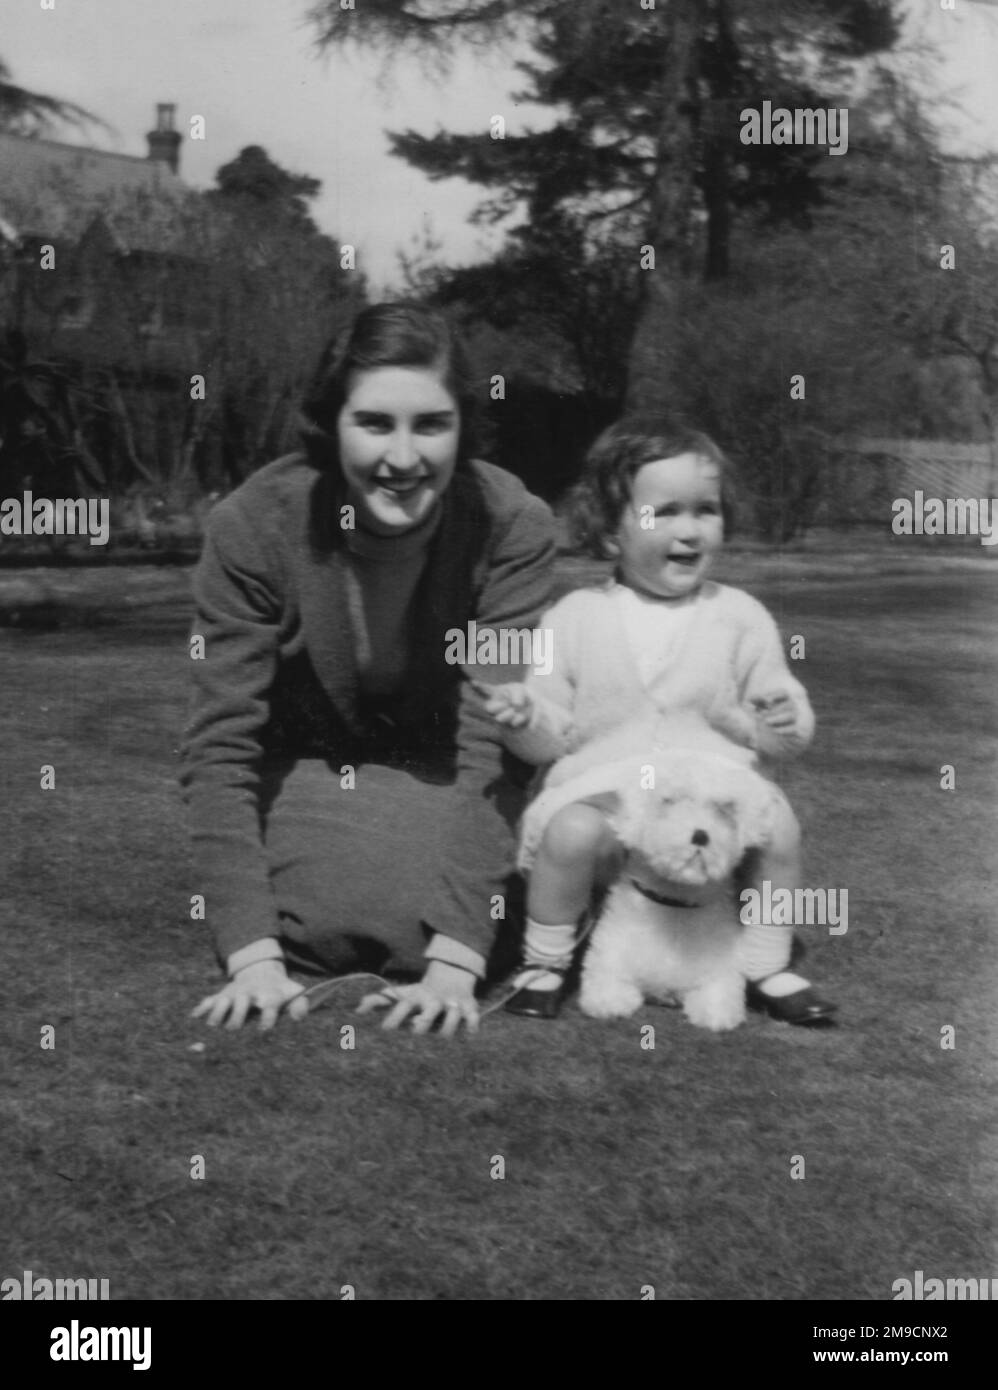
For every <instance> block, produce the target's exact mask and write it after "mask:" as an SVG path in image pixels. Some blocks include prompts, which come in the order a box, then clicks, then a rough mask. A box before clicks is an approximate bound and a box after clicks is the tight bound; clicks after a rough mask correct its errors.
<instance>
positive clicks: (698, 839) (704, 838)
mask: <svg viewBox="0 0 998 1390" xmlns="http://www.w3.org/2000/svg"><path fill="white" fill-rule="evenodd" d="M709 840H710V836H709V835H708V834H707V832H706V830H694V832H693V843H694V844H695V845H705V844H707V843H708V842H709Z"/></svg>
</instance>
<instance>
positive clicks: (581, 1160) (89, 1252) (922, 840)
mask: <svg viewBox="0 0 998 1390" xmlns="http://www.w3.org/2000/svg"><path fill="white" fill-rule="evenodd" d="M968 557H970V558H968ZM727 565H728V571H727V576H722V577H730V578H731V579H732V580H733V581H734V582H739V583H744V584H745V585H746V587H748V588H749V589H750V590H751V591H752V592H754V593H755V594H757V596H758V597H760V598H761V599H762V600H763V601H764V602H766V603H768V604H769V605H770V607H771V608H772V610H773V611H774V613H775V614H776V616H777V618H778V620H779V622H780V624H781V627H782V629H783V631H784V633H785V634H786V635H788V636H789V635H790V634H792V633H799V634H802V635H803V636H804V637H805V640H806V660H805V661H804V662H803V663H801V664H800V665H799V666H798V667H797V668H796V669H797V670H798V672H799V673H800V675H801V677H802V679H803V680H804V681H805V683H806V684H807V686H808V688H809V691H810V693H811V696H812V700H813V703H814V706H815V709H816V712H817V715H818V721H819V733H818V737H817V739H816V741H815V744H814V745H813V747H812V749H811V750H810V751H809V753H808V754H807V755H806V757H805V758H804V760H803V761H802V762H801V763H800V764H799V765H798V766H797V767H795V768H794V769H793V770H792V771H791V772H790V773H789V774H788V777H787V780H786V786H787V790H788V793H789V795H790V798H791V801H792V802H793V804H794V805H795V807H796V808H797V811H798V814H799V815H800V818H801V820H802V822H803V825H804V830H805V837H806V839H805V844H806V848H807V857H808V859H807V862H808V873H807V878H808V882H809V883H810V884H812V885H815V886H818V885H823V886H826V887H837V888H839V889H842V888H847V889H848V891H849V930H848V933H847V934H846V935H844V936H838V937H831V936H829V935H827V934H826V933H824V932H823V931H821V930H820V929H818V928H812V929H805V930H806V932H807V939H806V941H805V944H806V946H807V947H808V953H807V960H806V964H805V966H804V968H805V969H806V970H807V971H808V972H809V973H810V974H811V976H812V978H813V979H815V980H816V982H818V983H819V984H820V986H821V988H822V990H823V991H824V992H826V993H828V994H829V995H830V996H831V997H832V998H834V999H836V1000H838V1001H839V1003H840V1006H841V1015H840V1017H841V1025H840V1026H839V1027H838V1028H837V1029H836V1030H834V1031H831V1030H830V1031H825V1032H809V1031H807V1030H803V1029H790V1028H787V1027H785V1026H783V1027H781V1026H779V1025H776V1024H773V1023H771V1022H769V1021H766V1020H763V1019H761V1018H759V1017H757V1016H753V1017H752V1018H751V1019H750V1021H749V1022H748V1023H747V1024H746V1025H745V1026H744V1027H743V1028H741V1029H739V1030H737V1031H736V1032H734V1033H730V1034H724V1035H720V1036H714V1035H711V1034H708V1033H705V1032H703V1031H701V1030H698V1029H695V1028H693V1027H692V1026H691V1025H690V1024H688V1023H687V1022H686V1021H685V1020H684V1019H683V1017H682V1016H681V1015H680V1014H679V1013H678V1012H676V1011H674V1010H666V1009H658V1008H652V1007H648V1008H646V1009H644V1010H642V1011H641V1012H640V1013H639V1014H638V1015H637V1016H635V1017H634V1018H633V1019H629V1020H623V1021H620V1022H615V1023H605V1024H601V1023H597V1022H595V1021H593V1020H587V1019H585V1018H584V1017H583V1016H582V1015H581V1014H579V1013H578V1011H577V1009H576V1008H575V1007H574V1005H573V1006H572V1007H570V1008H569V1009H568V1010H567V1011H566V1013H565V1014H564V1015H563V1017H562V1019H561V1020H560V1021H559V1022H557V1023H554V1024H545V1023H531V1022H529V1021H527V1020H521V1019H516V1018H512V1017H509V1016H508V1015H505V1014H503V1013H501V1012H500V1013H496V1014H493V1015H491V1016H490V1017H489V1018H488V1019H487V1020H486V1022H485V1023H484V1025H483V1028H482V1031H481V1033H480V1035H479V1036H478V1037H477V1038H475V1039H464V1040H460V1041H457V1042H452V1043H446V1042H443V1041H441V1040H440V1039H435V1038H427V1039H415V1038H412V1037H410V1036H405V1035H401V1036H399V1035H394V1036H392V1035H387V1034H384V1033H382V1032H380V1031H379V1030H378V1028H377V1026H376V1024H374V1023H372V1022H371V1020H369V1019H360V1020H357V1019H355V1018H353V1017H352V1015H351V1012H350V1008H351V1005H352V1003H353V1002H355V1001H356V999H357V998H359V995H360V993H361V990H360V989H359V988H356V987H355V986H353V985H350V986H347V987H345V988H344V990H342V991H341V992H340V993H339V994H336V995H334V996H333V998H332V1000H331V1002H329V1003H327V1004H326V1005H324V1006H323V1007H322V1008H321V1009H319V1010H318V1011H317V1012H315V1013H314V1014H313V1015H312V1016H311V1017H310V1018H309V1019H308V1020H307V1021H306V1022H305V1023H304V1024H302V1025H301V1026H300V1027H294V1026H292V1025H290V1024H288V1023H282V1024H281V1025H280V1026H279V1027H278V1028H277V1029H276V1030H275V1031H274V1032H273V1033H272V1034H269V1035H261V1034H259V1033H258V1032H257V1031H256V1030H255V1029H244V1030H243V1031H241V1032H239V1033H236V1034H228V1033H225V1032H215V1031H212V1030H208V1029H206V1028H205V1027H204V1026H203V1025H201V1024H199V1023H195V1022H192V1021H191V1020H190V1019H189V1018H188V1017H187V1015H188V1012H189V1010H190V1009H191V1007H192V1006H193V1005H194V1004H195V1003H196V1002H197V1000H198V999H200V998H201V997H202V995H204V994H206V993H208V992H209V991H210V990H211V989H212V988H214V987H215V984H216V981H217V979H218V977H217V975H216V973H215V967H214V963H213V958H212V955H211V951H210V948H209V945H208V942H207V940H206V938H205V936H204V930H203V927H201V926H199V924H198V923H193V922H191V921H190V920H189V918H188V915H187V914H188V906H189V895H190V893H191V892H192V891H196V885H192V884H191V882H190V881H189V878H188V874H187V868H186V837H185V828H184V821H183V815H182V809H181V806H180V801H179V795H178V793H177V790H176V787H175V780H174V778H175V747H176V742H177V735H178V730H179V728H180V727H181V725H182V722H183V718H184V710H185V705H186V686H185V681H186V678H187V662H188V659H187V655H186V641H185V635H186V628H187V620H188V613H187V605H186V598H185V593H186V582H187V581H186V574H185V573H184V572H183V571H181V570H166V569H144V570H139V569H136V570H123V569H118V570H114V571H107V572H88V575H87V576H84V574H83V572H82V571H74V572H73V573H72V574H71V575H68V576H67V575H55V576H49V577H48V578H46V577H44V576H42V577H38V576H35V577H32V576H27V577H26V576H25V575H23V574H17V573H13V572H12V573H9V574H5V575H4V576H2V577H0V613H3V614H5V615H6V619H7V621H8V623H9V622H14V623H15V625H14V626H7V627H4V628H0V653H2V656H0V660H2V663H3V665H2V670H3V680H2V683H0V844H2V846H3V854H4V856H5V858H6V860H7V864H6V871H5V873H4V895H3V907H2V913H3V918H4V921H3V930H2V936H0V942H2V945H0V950H2V988H3V993H4V995H5V1006H4V1009H3V1013H2V1020H0V1030H2V1034H3V1066H2V1068H0V1097H2V1110H0V1134H2V1139H0V1146H2V1165H0V1209H2V1211H3V1218H2V1226H3V1230H2V1234H0V1253H2V1261H0V1277H9V1276H17V1277H19V1276H20V1274H21V1271H22V1270H27V1269H30V1270H33V1271H34V1272H35V1274H36V1275H42V1276H46V1277H50V1278H56V1277H67V1278H68V1277H85V1276H90V1277H94V1278H101V1277H102V1278H107V1279H109V1280H110V1288H111V1296H112V1298H115V1299H121V1298H139V1299H211V1298H216V1299H218V1298H221V1299H245V1298H263V1299H323V1298H332V1299H337V1298H339V1297H340V1290H341V1287H342V1286H343V1285H346V1284H349V1285H352V1286H354V1288H355V1289H356V1296H357V1297H358V1298H365V1299H537V1300H551V1299H596V1300H606V1299H637V1298H639V1297H640V1296H641V1289H642V1286H643V1285H649V1284H650V1285H653V1286H654V1288H655V1291H656V1296H657V1297H658V1298H660V1299H774V1300H796V1299H818V1298H822V1299H852V1298H855V1299H871V1300H883V1299H889V1298H890V1297H891V1285H892V1283H893V1281H894V1280H895V1279H898V1278H901V1277H906V1278H909V1279H911V1278H913V1277H914V1272H915V1271H916V1270H918V1269H921V1270H923V1271H924V1272H925V1275H926V1277H929V1276H938V1277H943V1278H945V1277H968V1276H974V1277H980V1278H986V1277H991V1276H998V1258H996V1244H995V1228H994V1215H995V1192H996V1190H998V1161H996V1154H998V1145H996V1132H995V1113H994V1090H993V1079H994V1075H995V1072H994V1068H995V1060H996V1057H995V1053H996V1032H998V1030H996V1028H995V1023H994V1018H995V991H994V986H995V981H996V970H995V952H994V940H995V925H996V923H995V908H994V903H995V887H996V884H995V879H996V873H995V840H996V836H995V825H996V818H995V809H996V799H998V798H996V792H998V781H996V759H995V755H996V749H998V735H996V731H995V719H994V715H995V704H996V701H995V689H996V678H998V660H996V657H998V647H996V641H995V616H996V607H998V604H996V598H998V594H996V585H998V572H996V570H995V568H994V566H992V565H988V564H986V563H984V562H983V561H981V560H975V559H974V558H973V556H972V553H971V552H970V551H969V550H966V551H961V552H960V555H959V556H957V555H953V556H952V558H951V559H950V558H947V557H945V556H943V555H942V554H941V553H940V552H939V551H938V550H935V551H933V552H931V553H928V552H926V553H925V554H924V555H923V556H922V557H921V559H920V561H918V562H916V563H910V564H905V565H904V566H900V567H893V568H892V567H890V566H888V565H885V564H881V563H878V562H877V561H876V560H875V559H870V558H869V557H868V556H867V555H866V552H865V551H864V550H863V548H862V547H860V548H859V549H857V550H856V552H855V553H854V554H850V553H849V551H848V550H846V551H844V552H839V553H835V552H834V551H829V550H827V549H826V550H824V551H822V552H821V553H820V554H818V555H816V556H814V557H809V556H808V555H807V554H797V555H793V556H786V557H784V558H782V559H774V558H772V557H769V556H766V555H765V554H762V553H760V554H753V553H751V552H744V553H742V554H741V555H738V554H736V555H734V556H733V557H731V558H730V559H729V560H728V561H727ZM577 573H578V567H577V566H576V567H573V566H572V564H571V563H566V564H565V566H564V578H565V582H566V583H568V582H569V580H570V579H571V578H572V577H574V576H575V575H576V574H577ZM38 583H42V584H43V586H47V588H45V592H44V594H43V596H42V597H43V599H44V604H43V606H42V607H39V606H38ZM32 613H34V614H35V617H34V618H32V616H31V615H32ZM15 614H16V617H14V616H12V615H15ZM57 624H61V625H59V626H57ZM43 764H52V765H54V767H55V769H56V789H55V790H54V791H45V792H43V791H41V790H40V789H39V769H40V768H41V766H42V765H43ZM944 764H951V765H952V766H953V767H954V768H955V770H956V789H955V790H952V791H945V790H942V789H941V788H940V768H941V767H942V765H944ZM350 1022H354V1023H356V1025H357V1031H356V1047H355V1048H354V1049H353V1050H344V1049H342V1048H341V1046H340V1042H341V1033H340V1030H341V1028H342V1027H343V1026H344V1025H345V1024H347V1023H350ZM649 1023H650V1024H652V1025H653V1026H654V1029H655V1047H654V1050H645V1049H643V1048H642V1047H641V1037H642V1033H641V1030H642V1026H643V1025H646V1024H649ZM46 1026H52V1027H54V1029H55V1047H54V1049H51V1050H45V1049H43V1048H42V1047H41V1046H40V1039H41V1030H42V1029H43V1028H44V1027H46ZM947 1027H952V1028H954V1029H955V1035H954V1041H955V1046H954V1047H952V1048H944V1047H943V1046H941V1042H942V1040H943V1037H944V1035H943V1033H942V1031H941V1030H944V1029H946V1028H947ZM195 1047H197V1050H194V1049H195ZM989 1093H990V1094H989ZM195 1155H201V1156H203V1160H204V1173H205V1176H204V1179H203V1180H192V1178H191V1165H192V1158H193V1156H195ZM495 1156H502V1157H503V1159H504V1160H505V1177H504V1178H503V1179H502V1180H495V1179H493V1178H492V1177H491V1176H490V1172H491V1171H492V1169H493V1159H494V1157H495ZM796 1156H801V1157H803V1159H804V1177H803V1179H800V1178H797V1179H795V1178H792V1177H791V1169H792V1165H793V1164H794V1161H795V1157H796ZM798 1169H799V1165H798ZM920 1320H922V1321H924V1320H925V1319H924V1318H921V1317H920ZM755 1350H756V1352H757V1350H758V1349H755ZM746 1352H747V1354H748V1353H752V1348H749V1347H747V1348H746Z"/></svg>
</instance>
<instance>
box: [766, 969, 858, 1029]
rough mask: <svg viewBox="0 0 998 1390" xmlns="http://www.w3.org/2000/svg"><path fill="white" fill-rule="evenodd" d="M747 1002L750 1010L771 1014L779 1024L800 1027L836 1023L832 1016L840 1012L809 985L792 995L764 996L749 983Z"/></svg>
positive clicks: (836, 1006)
mask: <svg viewBox="0 0 998 1390" xmlns="http://www.w3.org/2000/svg"><path fill="white" fill-rule="evenodd" d="M746 1001H747V1003H748V1006H749V1008H750V1009H755V1010H756V1011H757V1012H759V1013H766V1014H769V1017H770V1018H773V1019H775V1020H776V1021H777V1023H795V1024H797V1025H798V1026H799V1027H807V1026H809V1025H814V1024H821V1025H825V1024H829V1023H832V1022H834V1020H833V1018H832V1015H833V1014H835V1013H836V1012H837V1011H838V1007H839V1006H838V1004H830V1003H829V1002H828V1000H827V999H822V998H821V996H820V995H819V994H818V993H817V992H816V991H815V990H813V989H812V988H811V986H810V985H807V986H806V987H805V988H804V989H795V990H794V992H793V993H792V994H781V995H772V994H764V993H763V992H762V990H761V989H760V988H759V987H758V985H756V984H753V983H752V981H751V980H750V981H749V984H748V989H747V991H746Z"/></svg>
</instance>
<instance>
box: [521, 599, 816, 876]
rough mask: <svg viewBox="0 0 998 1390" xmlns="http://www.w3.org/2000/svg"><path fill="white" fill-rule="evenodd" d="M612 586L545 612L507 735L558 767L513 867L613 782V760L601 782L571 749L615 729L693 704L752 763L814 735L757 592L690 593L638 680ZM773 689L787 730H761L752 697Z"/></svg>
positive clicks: (801, 692)
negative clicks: (525, 714)
mask: <svg viewBox="0 0 998 1390" xmlns="http://www.w3.org/2000/svg"><path fill="white" fill-rule="evenodd" d="M616 589H617V585H616V584H615V583H610V584H608V585H604V586H602V587H600V588H598V589H580V590H576V591H575V592H573V593H570V594H567V595H566V596H565V597H564V598H563V599H561V600H559V602H558V603H556V604H555V605H554V607H553V608H551V609H549V610H548V612H547V613H545V615H544V617H543V618H542V620H541V622H542V625H543V626H544V627H546V628H548V629H550V631H551V634H552V640H553V648H552V651H553V661H552V663H551V664H552V669H551V671H550V673H549V674H547V675H539V674H537V673H536V672H532V673H531V675H530V676H529V678H528V681H527V684H528V686H529V688H530V692H531V695H532V696H533V705H534V708H533V713H532V716H531V720H530V723H529V724H528V725H527V726H526V727H525V728H523V729H520V730H517V731H515V732H511V733H509V734H508V735H507V736H506V740H505V741H506V743H507V745H508V747H509V748H510V750H511V751H512V752H513V753H515V754H516V755H517V756H518V757H521V758H523V759H524V760H525V761H526V762H531V763H536V764H543V763H554V764H555V766H554V767H552V768H551V770H550V771H549V773H548V775H547V777H546V779H545V784H544V786H545V789H544V791H542V793H541V795H540V797H539V798H538V799H537V800H535V801H534V802H533V804H532V805H531V806H530V807H529V808H528V810H527V812H526V815H525V816H524V821H523V826H522V830H521V846H520V857H519V864H520V867H521V869H529V867H530V866H531V864H532V862H533V858H534V855H535V853H536V848H537V845H538V844H539V843H540V838H541V836H542V834H543V832H544V828H545V826H546V825H547V822H548V821H549V819H550V818H551V816H552V815H554V813H555V812H556V811H557V810H560V809H561V807H563V806H566V805H569V804H571V803H572V802H574V801H578V800H581V799H583V798H585V797H589V796H593V795H599V794H600V792H601V791H603V792H605V791H610V790H612V786H613V775H614V774H613V765H612V764H611V765H607V766H606V774H605V776H604V777H603V778H602V779H601V777H600V773H599V771H598V770H597V769H593V768H591V767H590V768H586V769H585V770H584V771H583V770H579V771H577V769H580V768H581V766H582V764H584V762H585V759H584V758H582V759H579V757H578V753H579V750H584V749H585V747H586V745H588V744H590V743H591V742H593V741H595V740H599V739H601V738H602V737H603V736H604V735H606V734H609V733H611V732H612V731H614V730H616V729H619V728H621V726H623V725H633V726H634V727H635V728H640V727H644V728H648V727H650V726H651V724H652V723H653V722H654V720H655V719H656V718H657V717H658V716H661V715H663V714H669V713H674V712H676V711H689V712H693V713H695V714H698V715H700V716H702V717H703V718H704V719H705V720H706V721H707V722H708V723H709V724H710V725H712V726H713V727H714V728H715V729H718V730H720V731H721V732H722V733H724V734H725V735H726V736H727V737H728V738H729V739H732V740H733V741H734V742H736V743H738V744H740V745H742V746H743V747H744V748H746V749H751V750H753V756H752V760H753V761H754V760H755V758H754V754H755V753H759V754H762V755H763V756H769V757H793V756H796V755H797V754H798V753H800V752H802V751H803V750H804V749H805V748H806V747H807V745H808V744H809V743H810V741H811V738H812V736H813V733H814V714H813V712H812V710H811V705H810V702H809V701H808V698H807V692H806V691H805V689H804V687H803V686H802V685H801V683H800V681H798V680H797V679H795V677H794V676H793V675H791V673H790V669H789V667H788V665H787V662H786V658H785V657H784V655H783V645H782V642H781V640H780V634H779V631H778V630H777V627H776V624H775V623H774V621H773V619H772V618H771V617H770V615H769V613H768V612H767V611H766V609H765V608H764V607H763V606H762V604H761V603H759V602H758V601H757V600H756V599H754V598H752V597H751V596H750V595H749V594H746V593H744V592H743V591H742V590H740V589H732V588H729V587H728V586H727V585H723V584H715V583H712V582H707V583H705V584H704V585H703V587H702V588H701V589H700V590H699V592H698V593H697V594H696V595H695V596H694V597H693V598H692V599H691V600H689V602H690V604H691V607H692V609H693V611H692V612H691V613H690V614H689V621H688V623H687V624H686V626H685V629H684V632H683V634H682V636H681V638H680V641H679V644H678V646H677V649H676V650H675V651H674V652H673V654H672V659H671V660H670V661H669V662H668V664H667V665H666V666H665V667H664V669H662V670H661V671H660V672H659V673H658V675H657V676H656V677H655V678H654V679H653V680H651V681H650V682H649V683H647V684H646V683H645V681H644V679H643V678H642V676H641V674H640V672H639V670H638V666H637V663H636V661H635V659H634V656H633V654H632V651H631V648H630V644H629V642H628V638H627V634H626V632H625V630H624V627H623V624H622V622H621V615H620V609H619V607H618V603H617V599H616V597H615V594H616ZM777 694H785V695H788V696H789V697H790V700H791V703H792V707H793V709H794V713H795V716H796V717H795V722H794V726H793V728H792V729H789V730H787V731H786V732H783V733H776V732H774V731H772V730H766V729H763V728H762V727H761V726H760V725H759V723H758V722H757V720H756V717H755V713H754V710H753V705H752V702H753V700H757V699H765V698H771V697H773V696H774V695H777ZM635 751H636V752H637V751H640V750H638V749H636V750H635ZM573 755H575V756H573ZM559 760H561V761H559Z"/></svg>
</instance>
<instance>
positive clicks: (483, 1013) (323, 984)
mask: <svg viewBox="0 0 998 1390" xmlns="http://www.w3.org/2000/svg"><path fill="white" fill-rule="evenodd" d="M595 922H596V919H595V917H594V916H591V917H590V919H589V921H588V922H587V923H586V926H585V928H584V930H583V931H582V932H581V933H580V934H579V937H578V939H577V941H576V943H575V944H576V946H581V945H582V943H583V941H585V939H586V937H587V936H588V935H589V933H590V932H591V931H592V929H593V927H594V926H595ZM547 973H548V972H547V970H546V969H545V967H544V966H538V967H537V968H536V969H535V970H534V971H532V972H531V974H529V975H528V976H527V977H526V978H525V979H524V981H523V983H522V984H519V985H516V986H515V988H513V989H511V990H510V991H509V993H508V994H504V995H503V996H502V998H501V999H497V1000H495V1001H494V1002H493V1003H491V1004H488V1005H487V1006H486V1007H485V1008H484V1009H480V1010H479V1012H478V1017H479V1018H480V1019H482V1018H488V1016H489V1014H494V1013H495V1012H496V1010H497V1009H501V1008H502V1007H503V1006H504V1005H505V1004H508V1003H509V1001H510V1000H511V999H512V998H513V997H514V996H515V995H517V994H519V993H520V991H521V990H523V989H527V988H528V987H529V985H530V981H531V980H533V979H535V978H536V977H537V976H539V975H546V974H547ZM352 980H377V982H378V984H379V985H383V986H384V987H385V989H386V990H390V989H392V988H393V985H392V982H391V980H386V979H385V977H384V975H375V973H374V971H373V970H358V971H356V972H355V973H354V974H352V975H336V976H332V975H331V976H329V977H328V978H327V979H324V980H317V981H316V983H315V984H314V985H309V987H308V989H303V990H302V991H301V993H300V994H296V995H295V998H296V999H308V998H309V996H310V995H313V994H315V993H316V992H317V991H319V990H328V991H329V992H332V991H333V990H334V989H337V988H338V987H339V986H340V985H347V984H350V982H351V981H352ZM323 1003H325V999H322V1000H320V1002H319V1004H317V1005H313V1004H311V1003H310V1004H309V1010H310V1011H313V1010H314V1009H315V1008H321V1006H322V1004H323Z"/></svg>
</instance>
